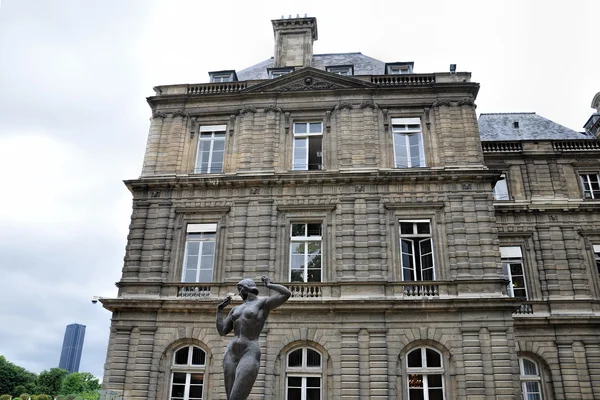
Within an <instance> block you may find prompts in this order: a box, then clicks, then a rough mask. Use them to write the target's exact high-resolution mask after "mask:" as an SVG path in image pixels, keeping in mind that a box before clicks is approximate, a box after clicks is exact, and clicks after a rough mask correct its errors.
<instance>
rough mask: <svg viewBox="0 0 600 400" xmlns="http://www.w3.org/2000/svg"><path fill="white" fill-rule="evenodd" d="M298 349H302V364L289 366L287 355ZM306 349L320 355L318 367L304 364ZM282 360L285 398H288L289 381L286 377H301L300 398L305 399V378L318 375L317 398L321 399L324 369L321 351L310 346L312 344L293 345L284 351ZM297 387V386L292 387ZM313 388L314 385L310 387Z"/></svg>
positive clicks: (323, 358) (306, 357)
mask: <svg viewBox="0 0 600 400" xmlns="http://www.w3.org/2000/svg"><path fill="white" fill-rule="evenodd" d="M298 350H302V366H300V367H290V366H289V357H290V355H291V354H292V353H294V352H295V351H298ZM308 350H312V351H314V352H316V353H317V354H319V356H320V366H318V367H308V366H306V360H307V359H308V356H307V354H308ZM284 360H285V361H284V362H285V367H284V388H285V389H284V390H285V400H288V396H289V392H288V390H289V388H290V387H289V381H288V378H290V377H291V378H301V379H302V384H301V387H300V390H301V400H305V399H306V390H307V388H308V387H307V385H306V380H307V378H315V377H318V378H319V383H320V384H319V394H320V396H319V399H323V392H324V370H325V368H324V367H323V362H324V361H325V356H324V354H323V352H321V351H319V350H317V349H316V348H314V347H312V346H302V347H293V348H291V349H290V350H288V351H287V352H286V353H285V357H284ZM294 388H297V387H294ZM311 388H314V387H311Z"/></svg>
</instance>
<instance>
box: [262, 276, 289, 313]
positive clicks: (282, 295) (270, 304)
mask: <svg viewBox="0 0 600 400" xmlns="http://www.w3.org/2000/svg"><path fill="white" fill-rule="evenodd" d="M261 279H262V281H263V283H264V284H265V286H266V287H267V289H271V290H273V291H275V294H273V295H271V296H269V297H268V298H267V299H266V300H265V308H266V309H267V310H268V311H271V310H273V309H275V308H277V307H279V306H280V305H282V304H283V303H285V302H286V301H287V299H289V298H290V296H291V295H292V292H290V290H289V289H288V288H286V287H285V286H283V285H277V284H275V283H272V282H271V278H269V277H268V276H266V275H263V276H262V277H261Z"/></svg>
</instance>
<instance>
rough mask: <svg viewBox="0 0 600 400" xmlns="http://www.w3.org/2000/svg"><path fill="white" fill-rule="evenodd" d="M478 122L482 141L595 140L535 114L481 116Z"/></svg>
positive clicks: (590, 136)
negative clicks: (516, 125)
mask: <svg viewBox="0 0 600 400" xmlns="http://www.w3.org/2000/svg"><path fill="white" fill-rule="evenodd" d="M478 122H479V135H480V136H481V140H482V141H517V140H569V139H595V138H594V137H593V136H592V135H589V134H587V133H583V132H576V131H573V130H571V129H569V128H566V127H564V126H562V125H560V124H557V123H556V122H553V121H550V120H549V119H546V118H544V117H541V116H539V115H537V114H536V113H499V114H481V115H480V116H479V119H478ZM515 122H518V127H515V124H514V123H515Z"/></svg>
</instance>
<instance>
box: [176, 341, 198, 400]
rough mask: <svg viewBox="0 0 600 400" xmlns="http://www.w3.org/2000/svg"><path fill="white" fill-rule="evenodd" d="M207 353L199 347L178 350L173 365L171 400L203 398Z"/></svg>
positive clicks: (196, 399)
mask: <svg viewBox="0 0 600 400" xmlns="http://www.w3.org/2000/svg"><path fill="white" fill-rule="evenodd" d="M205 367H206V353H205V352H204V350H202V349H201V348H199V347H196V346H186V347H183V348H181V349H179V350H177V351H176V352H175V354H174V357H173V364H172V366H171V390H170V395H169V399H170V400H202V399H203V398H204V396H203V394H204V372H205Z"/></svg>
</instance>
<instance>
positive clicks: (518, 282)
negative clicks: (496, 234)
mask: <svg viewBox="0 0 600 400" xmlns="http://www.w3.org/2000/svg"><path fill="white" fill-rule="evenodd" d="M500 257H501V262H502V273H503V274H504V275H505V276H506V278H507V279H508V290H507V291H508V295H509V296H511V297H519V298H522V299H527V287H526V284H525V270H524V268H523V255H522V253H521V247H519V246H508V247H500Z"/></svg>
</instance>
